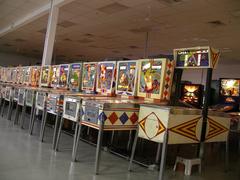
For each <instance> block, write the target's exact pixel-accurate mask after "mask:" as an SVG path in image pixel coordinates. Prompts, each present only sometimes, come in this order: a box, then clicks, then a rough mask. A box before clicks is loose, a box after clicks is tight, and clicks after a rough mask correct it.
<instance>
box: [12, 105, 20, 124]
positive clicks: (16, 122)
mask: <svg viewBox="0 0 240 180" xmlns="http://www.w3.org/2000/svg"><path fill="white" fill-rule="evenodd" d="M19 108H20V106H19V105H18V104H17V107H16V112H15V117H14V123H13V124H14V125H15V124H18V115H19Z"/></svg>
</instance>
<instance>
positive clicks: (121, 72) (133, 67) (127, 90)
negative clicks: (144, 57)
mask: <svg viewBox="0 0 240 180" xmlns="http://www.w3.org/2000/svg"><path fill="white" fill-rule="evenodd" d="M137 75H138V63H137V61H119V62H118V63H117V80H116V93H117V94H118V95H127V96H136V95H137V93H136V90H137V78H138V77H137Z"/></svg>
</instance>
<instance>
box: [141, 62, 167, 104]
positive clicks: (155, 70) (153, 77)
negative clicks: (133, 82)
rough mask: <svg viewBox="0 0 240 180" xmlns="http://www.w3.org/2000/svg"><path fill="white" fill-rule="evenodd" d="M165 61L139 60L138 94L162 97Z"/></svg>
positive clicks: (147, 96) (148, 96) (155, 97)
mask: <svg viewBox="0 0 240 180" xmlns="http://www.w3.org/2000/svg"><path fill="white" fill-rule="evenodd" d="M166 63H167V59H143V60H141V61H140V63H139V72H140V73H139V79H138V96H140V97H146V98H153V99H162V97H163V89H164V85H165V79H164V77H165V69H166ZM170 78H171V77H170Z"/></svg>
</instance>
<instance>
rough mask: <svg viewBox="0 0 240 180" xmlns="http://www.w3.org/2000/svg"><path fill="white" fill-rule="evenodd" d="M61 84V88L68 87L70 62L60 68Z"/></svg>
mask: <svg viewBox="0 0 240 180" xmlns="http://www.w3.org/2000/svg"><path fill="white" fill-rule="evenodd" d="M59 71H60V72H59V73H60V74H59V85H58V87H59V88H61V89H67V88H68V77H69V64H61V65H60V70H59Z"/></svg>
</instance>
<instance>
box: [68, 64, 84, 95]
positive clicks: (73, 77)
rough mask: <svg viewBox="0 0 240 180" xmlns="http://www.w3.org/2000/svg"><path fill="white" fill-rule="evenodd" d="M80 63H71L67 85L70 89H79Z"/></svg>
mask: <svg viewBox="0 0 240 180" xmlns="http://www.w3.org/2000/svg"><path fill="white" fill-rule="evenodd" d="M81 69H82V64H81V63H77V64H71V65H70V73H69V87H70V89H71V90H75V91H79V87H80V78H81Z"/></svg>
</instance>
